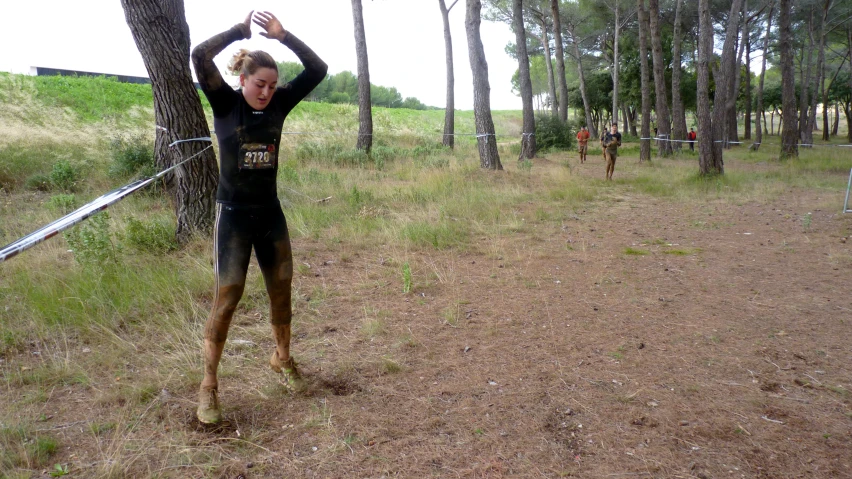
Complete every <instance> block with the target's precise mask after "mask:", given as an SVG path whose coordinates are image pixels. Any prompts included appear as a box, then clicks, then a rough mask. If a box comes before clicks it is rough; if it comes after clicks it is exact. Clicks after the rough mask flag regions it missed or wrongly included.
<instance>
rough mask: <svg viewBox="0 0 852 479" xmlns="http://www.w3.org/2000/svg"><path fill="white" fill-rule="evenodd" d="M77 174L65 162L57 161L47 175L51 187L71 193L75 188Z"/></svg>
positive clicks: (69, 164)
mask: <svg viewBox="0 0 852 479" xmlns="http://www.w3.org/2000/svg"><path fill="white" fill-rule="evenodd" d="M78 177H79V173H78V172H77V170H76V169H75V168H74V167H72V166H71V163H69V162H68V161H67V160H59V161H57V162H56V163H55V164H54V165H53V169H52V170H51V171H50V175H48V179H49V180H50V184H51V186H53V187H54V188H56V189H59V190H62V191H73V190H74V188H75V187H76V186H77V180H78Z"/></svg>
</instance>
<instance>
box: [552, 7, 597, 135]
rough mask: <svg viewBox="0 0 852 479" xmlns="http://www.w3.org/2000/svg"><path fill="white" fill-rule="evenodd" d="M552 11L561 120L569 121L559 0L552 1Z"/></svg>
mask: <svg viewBox="0 0 852 479" xmlns="http://www.w3.org/2000/svg"><path fill="white" fill-rule="evenodd" d="M550 11H551V14H552V15H553V39H554V41H555V46H556V81H557V82H558V83H559V119H560V120H562V121H568V83H567V80H565V52H564V51H563V50H562V19H561V18H560V17H559V0H551V2H550ZM577 61H578V62H579V61H580V59H579V57H577ZM580 81H582V80H580ZM587 111H588V110H587Z"/></svg>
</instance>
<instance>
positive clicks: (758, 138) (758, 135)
mask: <svg viewBox="0 0 852 479" xmlns="http://www.w3.org/2000/svg"><path fill="white" fill-rule="evenodd" d="M774 11H775V4H774V3H773V4H772V5H770V6H769V14H768V15H767V16H766V32H765V33H764V36H763V60H761V66H760V83H758V86H757V111H756V113H757V118H756V120H757V121H755V122H754V123H755V124H754V129H755V138H754V145H752V149H753V150H755V151H757V150H758V149H759V148H760V144H761V143H762V142H763V129H761V128H760V116H761V114H762V115H763V122H764V125H763V126H764V129H765V127H766V112H765V111H764V107H763V84H764V80H765V79H766V56H767V54H768V53H767V52H768V51H769V34H770V33H771V31H772V14H773V13H774Z"/></svg>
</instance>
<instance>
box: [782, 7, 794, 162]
mask: <svg viewBox="0 0 852 479" xmlns="http://www.w3.org/2000/svg"><path fill="white" fill-rule="evenodd" d="M791 9H792V0H780V3H779V4H778V10H779V12H780V20H779V25H778V29H779V42H778V43H779V49H780V50H781V52H780V53H781V97H782V100H781V103H782V108H783V109H784V116H783V118H782V124H783V131H782V133H781V159H787V158H793V157H797V156H799V132H798V129H797V128H796V87H795V84H794V81H795V80H794V76H793V75H794V74H795V72H794V71H793V44H792V40H793V39H792V32H791V31H790V30H791V28H790V10H791Z"/></svg>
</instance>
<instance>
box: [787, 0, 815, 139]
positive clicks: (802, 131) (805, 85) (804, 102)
mask: <svg viewBox="0 0 852 479" xmlns="http://www.w3.org/2000/svg"><path fill="white" fill-rule="evenodd" d="M808 40H809V43H810V45H809V46H808V49H807V58H808V60H807V62H808V64H807V68H804V69H803V70H804V72H805V73H804V75H805V76H804V77H803V78H802V82H801V85H800V90H801V92H800V101H801V104H800V106H799V138H800V139H801V140H802V143H807V144H811V143H813V142H812V141H808V131H807V130H808V123H809V122H808V107H809V106H810V101H808V95H809V94H810V89H811V63H812V61H813V50H814V10H813V7H812V8H811V12H810V16H809V20H808ZM784 114H785V115H786V114H787V112H786V111H785V112H784ZM810 136H811V138H813V132H811V135H810Z"/></svg>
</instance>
